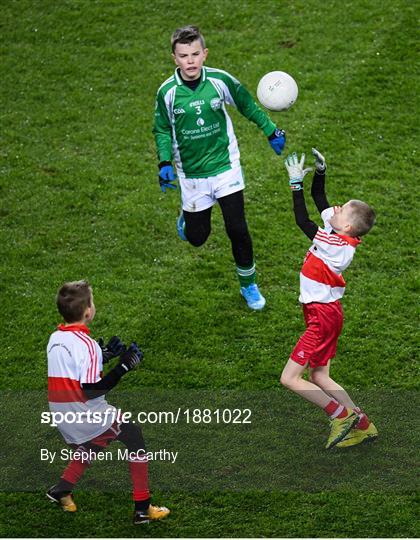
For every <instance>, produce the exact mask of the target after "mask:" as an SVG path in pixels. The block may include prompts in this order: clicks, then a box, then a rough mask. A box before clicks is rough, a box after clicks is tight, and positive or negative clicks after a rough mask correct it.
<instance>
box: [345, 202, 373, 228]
mask: <svg viewBox="0 0 420 540" xmlns="http://www.w3.org/2000/svg"><path fill="white" fill-rule="evenodd" d="M349 205H350V208H351V227H352V231H353V234H354V236H363V235H364V234H367V233H368V232H369V231H370V229H371V228H372V227H373V225H374V224H375V221H376V215H375V212H374V210H373V209H372V208H371V207H370V206H369V205H368V204H366V203H365V202H363V201H359V200H357V199H352V200H351V201H349Z"/></svg>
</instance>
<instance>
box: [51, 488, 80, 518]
mask: <svg viewBox="0 0 420 540" xmlns="http://www.w3.org/2000/svg"><path fill="white" fill-rule="evenodd" d="M54 487H55V486H53V487H52V488H50V489H49V490H48V491H47V497H48V498H49V500H50V501H51V502H53V503H57V504H59V505H60V506H61V508H62V509H63V510H64V512H76V510H77V506H76V504H75V502H74V499H73V493H71V492H70V493H67V492H63V491H61V492H60V491H54Z"/></svg>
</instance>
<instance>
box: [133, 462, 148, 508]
mask: <svg viewBox="0 0 420 540" xmlns="http://www.w3.org/2000/svg"><path fill="white" fill-rule="evenodd" d="M128 466H129V468H130V475H131V481H132V483H133V500H134V501H135V502H140V501H145V502H146V501H149V500H150V491H149V473H148V466H149V464H148V459H147V456H146V455H143V456H140V457H139V458H138V459H133V460H130V461H129V463H128ZM146 506H148V504H147V505H146Z"/></svg>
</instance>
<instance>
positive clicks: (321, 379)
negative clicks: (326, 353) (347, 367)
mask: <svg viewBox="0 0 420 540" xmlns="http://www.w3.org/2000/svg"><path fill="white" fill-rule="evenodd" d="M328 379H329V377H328V375H325V374H324V373H317V372H316V371H315V372H313V373H311V374H310V375H309V381H310V382H311V383H313V384H316V385H317V386H324V385H325V383H326V382H327V381H328Z"/></svg>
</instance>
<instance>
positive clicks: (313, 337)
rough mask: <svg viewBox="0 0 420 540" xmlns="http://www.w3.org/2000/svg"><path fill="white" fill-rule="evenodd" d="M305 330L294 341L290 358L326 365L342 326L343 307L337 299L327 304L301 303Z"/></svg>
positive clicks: (302, 363) (333, 350)
mask: <svg viewBox="0 0 420 540" xmlns="http://www.w3.org/2000/svg"><path fill="white" fill-rule="evenodd" d="M303 315H304V317H305V323H306V330H305V332H304V334H303V335H302V336H301V337H300V339H299V341H298V342H297V343H296V347H295V348H294V349H293V352H292V354H291V355H290V358H291V359H292V360H294V361H295V362H297V363H298V364H300V365H301V366H305V365H306V364H307V363H308V362H309V367H311V368H315V367H318V366H326V365H327V364H328V361H329V360H330V359H331V358H334V356H335V353H336V351H337V341H338V338H339V336H340V334H341V329H342V328H343V319H344V317H343V309H342V307H341V303H340V301H339V300H336V301H335V302H331V303H328V304H320V303H319V302H313V303H311V304H303Z"/></svg>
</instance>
